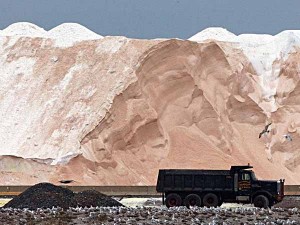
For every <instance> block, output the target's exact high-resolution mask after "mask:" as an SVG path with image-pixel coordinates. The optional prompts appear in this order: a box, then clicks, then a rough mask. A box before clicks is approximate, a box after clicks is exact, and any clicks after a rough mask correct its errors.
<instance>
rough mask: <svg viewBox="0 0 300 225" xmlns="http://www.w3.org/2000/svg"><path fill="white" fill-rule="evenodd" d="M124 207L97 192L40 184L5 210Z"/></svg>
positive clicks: (20, 196)
mask: <svg viewBox="0 0 300 225" xmlns="http://www.w3.org/2000/svg"><path fill="white" fill-rule="evenodd" d="M77 206H79V207H91V206H94V207H96V206H103V207H108V206H123V205H122V204H121V203H119V202H118V201H116V200H114V199H112V198H110V197H108V196H106V195H104V194H102V193H100V192H98V191H95V190H87V191H83V192H80V193H74V192H73V191H71V190H69V189H66V188H62V187H60V186H56V185H53V184H50V183H39V184H36V185H34V186H32V187H30V188H28V189H27V190H26V191H24V192H23V193H21V194H20V195H18V196H16V197H15V198H13V199H12V200H11V201H9V202H8V203H7V204H5V205H4V206H3V207H4V208H19V209H24V208H27V209H30V210H34V209H38V208H52V207H61V208H63V209H67V208H69V207H77Z"/></svg>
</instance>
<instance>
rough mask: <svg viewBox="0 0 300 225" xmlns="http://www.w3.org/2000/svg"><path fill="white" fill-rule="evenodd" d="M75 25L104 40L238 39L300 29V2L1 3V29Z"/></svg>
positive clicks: (105, 0) (17, 0) (48, 0)
mask: <svg viewBox="0 0 300 225" xmlns="http://www.w3.org/2000/svg"><path fill="white" fill-rule="evenodd" d="M21 21H26V22H31V23H35V24H36V25H38V26H40V27H43V28H44V29H46V30H49V29H51V28H53V27H55V26H57V25H59V24H61V23H65V22H76V23H80V24H82V25H84V26H86V27H87V28H89V29H90V30H93V31H94V32H96V33H99V34H101V35H104V36H105V35H123V36H127V37H133V38H158V37H165V38H170V37H177V38H183V39H185V38H188V37H190V36H192V35H193V34H195V33H197V32H199V31H201V30H202V29H204V28H207V27H211V26H218V27H224V28H226V29H228V30H229V31H231V32H234V33H236V34H240V33H268V34H276V33H278V32H280V31H282V30H287V29H299V30H300V0H285V1H284V0H251V1H248V0H147V1H146V0H0V29H4V28H5V27H7V26H8V25H10V24H12V23H15V22H21Z"/></svg>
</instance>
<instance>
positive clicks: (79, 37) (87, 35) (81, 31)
mask: <svg viewBox="0 0 300 225" xmlns="http://www.w3.org/2000/svg"><path fill="white" fill-rule="evenodd" d="M48 37H49V38H52V39H55V40H56V42H55V44H56V45H57V46H58V47H68V46H71V45H73V43H75V42H79V41H83V40H97V39H101V38H103V37H102V36H101V35H98V34H96V33H94V32H93V31H91V30H89V29H87V28H85V27H84V26H81V25H80V24H77V23H63V24H61V25H59V26H57V27H55V28H53V29H51V30H49V31H48Z"/></svg>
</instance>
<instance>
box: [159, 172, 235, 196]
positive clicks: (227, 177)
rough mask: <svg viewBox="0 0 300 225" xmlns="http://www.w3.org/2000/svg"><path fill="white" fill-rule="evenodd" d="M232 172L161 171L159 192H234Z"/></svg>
mask: <svg viewBox="0 0 300 225" xmlns="http://www.w3.org/2000/svg"><path fill="white" fill-rule="evenodd" d="M233 185H234V184H233V177H232V175H231V173H230V170H176V169H168V170H159V173H158V179H157V185H156V190H157V192H169V191H170V192H172V191H195V192H196V191H233Z"/></svg>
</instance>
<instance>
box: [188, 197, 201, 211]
mask: <svg viewBox="0 0 300 225" xmlns="http://www.w3.org/2000/svg"><path fill="white" fill-rule="evenodd" d="M184 205H185V206H186V207H187V208H190V207H191V206H201V198H200V196H199V195H197V194H189V195H188V196H186V197H185V198H184Z"/></svg>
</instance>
